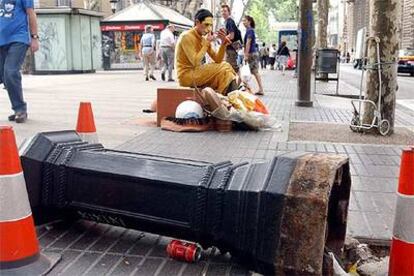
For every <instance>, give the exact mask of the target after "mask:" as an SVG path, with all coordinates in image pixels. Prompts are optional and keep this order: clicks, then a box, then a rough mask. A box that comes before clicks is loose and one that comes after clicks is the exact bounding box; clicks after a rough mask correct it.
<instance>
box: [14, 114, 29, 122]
mask: <svg viewBox="0 0 414 276" xmlns="http://www.w3.org/2000/svg"><path fill="white" fill-rule="evenodd" d="M14 120H15V121H16V123H18V124H21V123H24V122H26V120H27V113H26V112H17V113H16V117H15V119H14Z"/></svg>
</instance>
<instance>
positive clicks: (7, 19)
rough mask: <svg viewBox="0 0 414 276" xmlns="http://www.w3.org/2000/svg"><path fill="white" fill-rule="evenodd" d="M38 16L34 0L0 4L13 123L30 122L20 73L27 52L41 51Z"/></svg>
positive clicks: (0, 67) (1, 72) (2, 69)
mask: <svg viewBox="0 0 414 276" xmlns="http://www.w3.org/2000/svg"><path fill="white" fill-rule="evenodd" d="M38 39H39V36H38V33H37V19H36V13H35V12H34V9H33V0H15V1H0V80H1V81H2V82H3V83H4V86H5V88H6V90H7V93H8V94H9V99H10V102H11V107H12V109H13V111H14V114H12V115H10V116H9V117H8V119H9V121H15V122H16V123H24V122H26V120H27V103H26V102H25V101H24V98H23V89H22V76H21V73H20V70H21V67H22V65H23V62H24V59H25V56H26V52H27V49H28V48H29V47H30V49H31V51H32V52H36V51H37V50H38V49H39V40H38Z"/></svg>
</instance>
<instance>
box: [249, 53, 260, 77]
mask: <svg viewBox="0 0 414 276" xmlns="http://www.w3.org/2000/svg"><path fill="white" fill-rule="evenodd" d="M247 62H248V63H249V67H250V72H252V74H256V73H259V63H260V62H259V53H257V52H256V53H250V55H249V58H248V59H247Z"/></svg>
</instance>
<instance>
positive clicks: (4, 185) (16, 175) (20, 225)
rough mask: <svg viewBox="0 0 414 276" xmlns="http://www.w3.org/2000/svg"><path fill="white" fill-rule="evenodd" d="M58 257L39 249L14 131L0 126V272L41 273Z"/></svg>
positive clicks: (54, 262)
mask: <svg viewBox="0 0 414 276" xmlns="http://www.w3.org/2000/svg"><path fill="white" fill-rule="evenodd" d="M59 260H60V256H58V258H56V254H54V258H53V260H50V259H48V258H46V257H45V256H44V255H42V254H40V252H39V244H38V241H37V237H36V231H35V227H34V223H33V218H32V211H31V209H30V203H29V198H28V196H27V191H26V184H25V180H24V176H23V171H22V166H21V164H20V159H19V155H18V151H17V147H16V141H15V137H14V132H13V129H12V127H10V126H0V275H2V276H3V275H42V274H45V273H47V272H48V271H50V269H51V268H52V267H53V265H54V264H56V263H57V261H59Z"/></svg>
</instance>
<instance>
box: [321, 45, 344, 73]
mask: <svg viewBox="0 0 414 276" xmlns="http://www.w3.org/2000/svg"><path fill="white" fill-rule="evenodd" d="M338 56H339V51H338V50H337V49H318V51H317V54H316V58H317V63H316V65H317V68H316V71H317V73H319V74H336V73H337V71H338V66H337V64H338Z"/></svg>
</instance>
